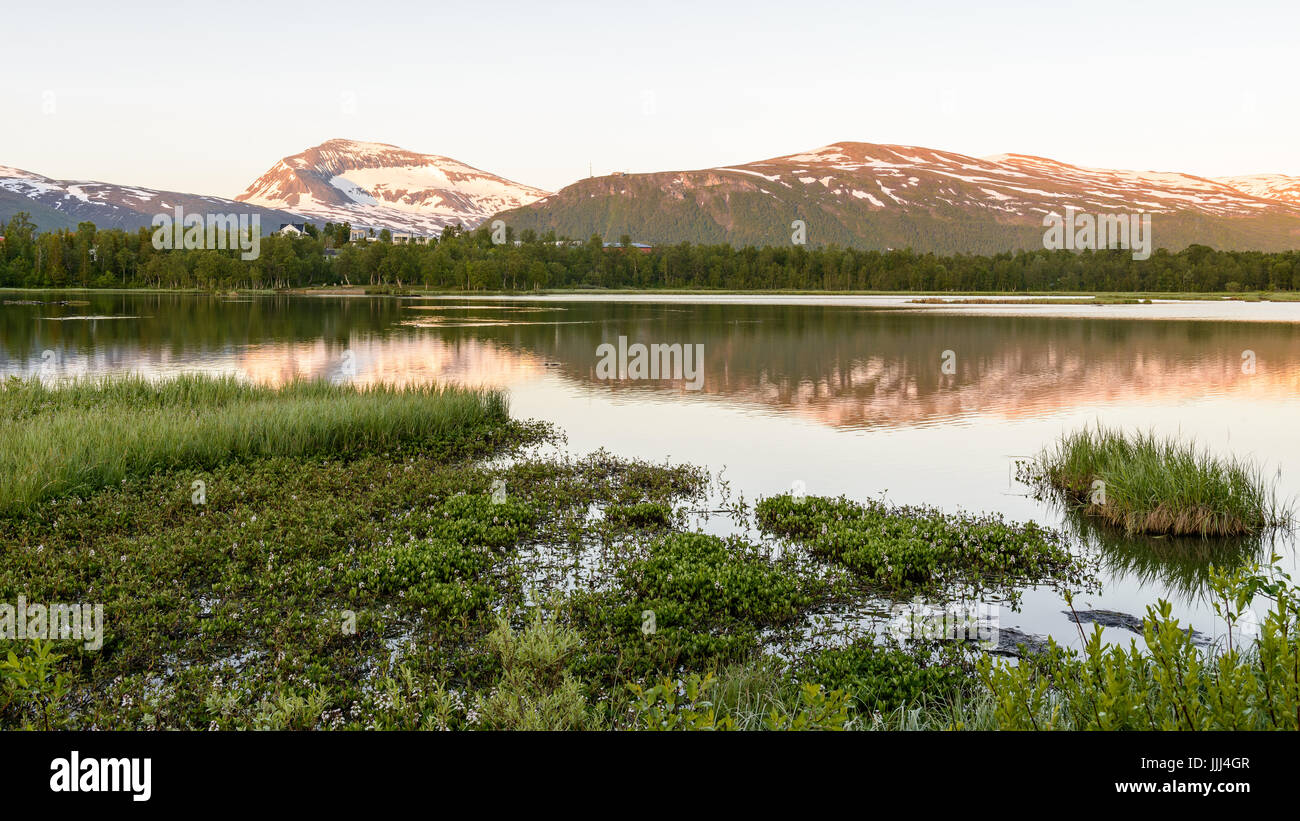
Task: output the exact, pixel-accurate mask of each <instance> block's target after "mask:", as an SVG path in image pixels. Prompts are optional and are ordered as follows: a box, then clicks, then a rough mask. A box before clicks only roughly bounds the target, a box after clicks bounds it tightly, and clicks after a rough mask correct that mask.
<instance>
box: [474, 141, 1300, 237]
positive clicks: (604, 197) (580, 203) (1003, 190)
mask: <svg viewBox="0 0 1300 821" xmlns="http://www.w3.org/2000/svg"><path fill="white" fill-rule="evenodd" d="M1237 179H1240V178H1237ZM1250 179H1256V178H1250ZM1270 179H1272V180H1275V181H1276V180H1286V179H1287V178H1282V177H1278V178H1270ZM1292 181H1293V182H1294V180H1292ZM1286 190H1287V189H1286V188H1285V186H1282V185H1275V184H1269V185H1267V186H1266V185H1264V184H1251V185H1250V186H1249V187H1247V184H1246V183H1244V182H1240V181H1238V182H1236V183H1233V182H1229V181H1225V180H1212V179H1206V178H1203V177H1196V176H1192V175H1189V174H1178V173H1163V172H1155V171H1118V170H1108V169H1097V168H1084V167H1080V166H1075V165H1069V164H1067V163H1063V162H1058V161H1056V160H1050V159H1046V158H1043V157H1033V156H1028V155H1024V154H1003V155H999V156H996V157H986V158H983V159H980V158H976V157H969V156H966V155H964V154H956V153H953V152H950V151H938V150H935V149H930V148H919V147H915V146H902V145H876V144H872V143H858V142H841V143H833V144H831V145H828V146H825V147H823V148H819V149H816V150H814V151H808V152H803V153H799V154H790V155H787V156H783V157H775V158H773V159H768V160H760V161H758V162H751V163H746V164H741V165H732V166H725V167H718V168H707V169H701V170H697V171H665V172H657V173H649V174H614V175H611V176H604V177H592V178H588V179H584V180H580V181H579V182H577V183H574V184H573V185H570V186H568V187H566V188H564V189H562V190H561V191H559V192H558V193H556V194H553V195H551V196H548V197H544V198H542V199H540V200H538V201H536V202H534V203H532V204H531V205H526V206H524V207H521V208H515V209H511V210H508V211H504V212H503V213H501V214H500V215H499V216H500V217H501V218H502V219H504V220H505V221H506V223H507V224H508V225H510V226H512V227H513V228H514V229H515V230H516V231H522V230H526V229H533V230H536V231H538V232H545V231H547V230H554V231H555V232H556V233H557V234H559V235H561V236H567V237H572V238H586V237H588V236H590V235H591V234H593V233H598V234H601V235H602V236H604V237H605V238H606V239H611V238H614V239H616V238H618V237H620V236H622V235H624V234H626V235H629V236H630V237H631V238H632V239H634V240H637V241H641V242H649V243H661V244H662V243H676V242H682V241H690V242H701V243H716V242H730V243H731V244H733V245H772V244H787V243H789V242H790V241H791V233H792V230H791V222H792V221H794V220H796V219H801V220H804V222H805V223H806V226H807V241H808V243H809V244H811V245H825V244H831V243H834V244H838V245H845V246H855V247H860V248H876V249H883V248H903V247H911V248H913V249H915V250H917V251H934V252H936V253H952V252H971V253H996V252H1000V251H1007V250H1011V249H1016V248H1041V247H1042V242H1043V231H1044V229H1043V224H1042V218H1043V215H1044V214H1047V213H1049V212H1056V213H1064V209H1065V208H1066V207H1067V206H1073V207H1075V208H1078V209H1080V210H1081V211H1086V212H1089V213H1094V214H1102V213H1106V214H1109V213H1135V212H1148V213H1151V214H1152V215H1153V216H1152V232H1153V235H1154V244H1155V245H1156V246H1157V247H1164V248H1170V249H1177V248H1182V247H1185V246H1187V245H1190V244H1192V243H1202V244H1205V245H1210V246H1212V247H1217V248H1252V249H1259V250H1283V249H1291V248H1297V247H1300V201H1298V200H1297V198H1296V197H1295V196H1294V194H1292V195H1289V196H1290V198H1288V195H1286ZM1266 194H1267V195H1266Z"/></svg>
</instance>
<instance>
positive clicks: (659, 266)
mask: <svg viewBox="0 0 1300 821" xmlns="http://www.w3.org/2000/svg"><path fill="white" fill-rule="evenodd" d="M504 233H505V241H504V242H501V241H499V240H501V239H502V236H501V234H500V233H498V234H497V236H496V237H495V238H494V236H493V232H492V231H491V230H490V229H489V228H488V227H487V226H484V227H481V228H478V229H476V230H472V231H467V230H464V229H461V228H459V227H458V226H451V227H449V228H447V229H446V230H445V231H444V232H443V234H442V236H441V237H438V238H435V239H430V240H429V241H428V243H427V244H404V243H395V242H393V239H392V235H391V234H390V233H389V232H388V231H381V232H379V234H378V235H377V236H376V237H374V238H366V239H361V240H357V241H349V240H348V237H349V235H350V226H349V225H347V224H346V223H345V224H341V225H336V224H333V223H328V224H326V225H325V227H324V228H323V229H317V228H315V227H312V228H311V230H310V231H309V232H308V234H307V235H306V236H301V237H282V236H268V237H263V238H262V240H261V247H260V253H259V255H258V256H257V258H256V259H250V260H242V259H240V256H239V251H238V250H183V249H178V250H158V249H156V248H155V247H154V243H153V242H152V236H153V229H150V228H141V229H139V230H138V231H135V232H131V231H123V230H119V229H111V230H99V229H97V228H96V227H95V225H94V224H93V223H89V222H83V223H81V224H80V225H78V226H77V228H76V230H59V231H50V232H39V231H38V230H37V228H36V226H35V225H34V224H33V223H32V222H31V219H30V217H29V216H28V215H27V214H22V213H20V214H16V215H15V216H14V217H13V218H11V219H10V220H9V222H8V223H7V224H6V225H5V226H4V227H3V229H2V230H0V235H3V237H4V241H3V242H2V243H0V287H9V288H18V287H22V288H65V287H90V288H143V287H147V288H184V289H205V290H236V289H283V288H302V287H311V286H330V285H363V286H366V287H378V288H398V289H401V288H410V287H417V288H434V289H442V290H464V291H501V290H508V291H527V290H539V289H545V288H638V289H656V288H682V289H692V288H700V289H733V290H777V289H794V290H810V291H857V290H863V291H865V290H879V291H997V292H1015V291H1238V290H1240V291H1262V290H1268V291H1284V290H1300V251H1286V252H1280V253H1267V252H1261V251H1219V250H1215V249H1213V248H1210V247H1208V246H1204V245H1192V246H1189V247H1187V248H1185V249H1183V250H1181V251H1177V252H1170V251H1167V250H1164V249H1158V250H1156V252H1155V253H1153V254H1152V255H1151V257H1150V259H1146V260H1134V259H1133V258H1132V255H1131V253H1130V252H1129V251H1125V250H1103V251H1081V252H1080V251H1064V250H1062V251H1048V250H1033V251H1014V252H1006V253H999V254H992V255H979V254H947V255H936V254H932V253H918V252H914V251H911V250H906V249H905V250H890V251H869V250H862V249H855V248H845V247H838V246H833V245H832V246H821V247H816V248H810V247H806V246H800V245H791V246H769V247H741V248H733V247H731V246H730V245H697V244H691V243H680V244H676V245H660V246H656V247H654V248H650V249H648V250H647V249H641V248H637V247H635V246H634V244H633V243H632V241H631V238H629V237H627V236H622V237H620V238H619V239H618V240H617V241H616V242H612V243H606V242H605V241H604V240H603V239H602V238H601V237H600V236H597V235H593V236H591V237H589V238H588V239H586V240H582V241H572V240H568V239H565V238H562V237H557V236H556V235H555V234H554V233H553V232H550V233H546V234H538V233H536V232H534V231H531V230H529V231H523V232H521V233H519V234H518V235H516V234H515V233H514V232H513V231H510V230H509V229H507V230H506V231H505V232H504ZM494 239H495V240H497V241H494ZM225 245H226V247H227V248H231V249H237V248H238V247H239V245H238V243H237V242H233V241H232V242H229V243H225Z"/></svg>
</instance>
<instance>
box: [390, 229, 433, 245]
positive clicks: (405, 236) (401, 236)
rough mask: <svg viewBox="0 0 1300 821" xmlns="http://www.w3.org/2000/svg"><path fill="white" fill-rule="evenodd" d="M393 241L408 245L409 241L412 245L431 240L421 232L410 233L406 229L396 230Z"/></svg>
mask: <svg viewBox="0 0 1300 821" xmlns="http://www.w3.org/2000/svg"><path fill="white" fill-rule="evenodd" d="M393 242H394V243H398V244H401V245H406V244H408V243H409V244H411V245H426V244H428V242H429V238H428V237H425V236H421V235H419V234H410V233H407V232H405V231H394V232H393Z"/></svg>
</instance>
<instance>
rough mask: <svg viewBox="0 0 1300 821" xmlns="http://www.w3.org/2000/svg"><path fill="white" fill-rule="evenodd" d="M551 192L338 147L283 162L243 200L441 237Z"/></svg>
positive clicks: (436, 159)
mask: <svg viewBox="0 0 1300 821" xmlns="http://www.w3.org/2000/svg"><path fill="white" fill-rule="evenodd" d="M546 193H547V192H545V191H542V190H540V189H537V188H532V187H530V186H527V185H520V184H519V183H516V182H511V181H510V180H507V179H504V178H502V177H498V176H496V175H495V174H489V173H487V172H486V171H480V170H479V169H477V168H472V167H470V166H468V165H465V164H464V163H462V162H458V161H456V160H453V159H451V158H449V157H440V156H438V155H436V154H417V153H415V152H413V151H406V150H404V149H401V148H398V147H397V146H393V145H386V144H384V143H368V142H357V141H355V140H330V141H328V142H324V143H321V144H320V145H318V146H316V147H315V148H309V149H307V150H306V151H303V152H302V153H301V154H294V155H293V156H292V157H285V158H284V159H282V160H280V161H279V162H278V163H276V164H275V165H274V166H273V167H272V168H271V170H270V171H267V172H266V173H265V174H263V175H262V176H261V177H259V178H258V179H257V181H256V182H254V183H253V184H252V185H250V186H249V187H248V189H247V190H245V191H244V193H242V194H240V195H239V196H238V197H236V198H235V199H237V200H239V201H240V202H246V203H251V204H255V205H262V206H265V207H267V208H281V209H287V210H291V211H294V212H295V213H300V214H305V215H307V216H308V217H311V218H313V219H314V220H316V221H319V222H327V221H328V222H349V223H351V224H352V226H353V227H354V228H376V229H380V228H388V229H391V230H397V231H411V232H415V233H424V234H436V233H438V232H440V231H441V230H442V228H443V227H444V226H447V225H453V224H456V223H460V224H461V225H463V226H465V227H466V228H473V227H475V226H477V225H479V224H480V223H482V222H483V221H484V220H486V219H487V218H488V217H490V216H492V215H493V214H495V213H497V212H498V211H502V210H505V209H508V208H514V207H517V206H520V205H526V204H528V203H530V202H533V201H535V200H537V199H538V198H540V197H544V196H546Z"/></svg>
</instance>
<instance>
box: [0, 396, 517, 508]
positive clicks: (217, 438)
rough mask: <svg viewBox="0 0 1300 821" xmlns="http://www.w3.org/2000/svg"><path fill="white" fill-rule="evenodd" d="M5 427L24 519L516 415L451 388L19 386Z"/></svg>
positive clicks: (8, 464) (444, 441) (0, 449)
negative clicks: (119, 492) (245, 465)
mask: <svg viewBox="0 0 1300 821" xmlns="http://www.w3.org/2000/svg"><path fill="white" fill-rule="evenodd" d="M0 420H3V424H4V429H5V433H4V436H3V437H0V513H21V512H23V511H26V510H30V509H32V508H33V507H34V506H36V505H38V504H40V503H41V502H44V501H46V500H48V499H52V498H56V497H60V496H68V495H80V494H86V493H90V492H93V491H95V490H99V489H101V488H105V487H108V486H110V485H114V484H118V483H120V482H122V481H123V480H124V479H131V478H138V477H141V476H147V475H149V474H151V473H154V472H155V471H160V470H174V469H180V468H194V469H200V470H201V469H210V468H214V467H216V466H218V465H221V464H224V463H226V462H229V461H232V460H235V461H242V460H248V459H257V458H266V457H273V456H285V457H295V458H313V457H317V456H347V455H349V454H358V453H363V452H372V451H383V450H386V449H390V448H398V447H401V446H405V445H411V444H421V445H434V446H436V445H439V444H441V445H454V444H455V443H457V442H463V441H466V440H468V439H470V438H473V437H474V436H477V435H480V434H483V433H485V432H487V431H489V430H492V429H496V428H500V427H502V426H504V425H506V424H507V423H508V422H509V406H508V403H507V401H506V398H505V396H504V395H503V394H501V393H499V392H492V391H476V390H468V389H462V388H450V387H427V386H422V387H401V388H398V387H386V386H374V387H366V388H355V387H351V386H346V385H332V384H329V383H327V382H316V381H313V382H308V381H301V382H292V383H290V384H288V385H285V386H284V387H282V388H278V389H277V388H272V387H266V386H260V385H252V384H248V383H244V382H240V381H239V380H237V379H234V378H232V377H211V376H201V375H200V376H181V377H179V378H176V379H173V380H170V381H165V382H151V381H149V380H146V379H143V378H140V377H129V378H115V379H95V380H84V381H77V382H72V383H68V384H64V385H60V386H54V387H50V386H46V385H44V384H42V383H41V382H40V381H39V380H35V379H32V380H22V379H17V378H11V379H10V380H8V381H7V382H5V383H3V384H2V385H0Z"/></svg>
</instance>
